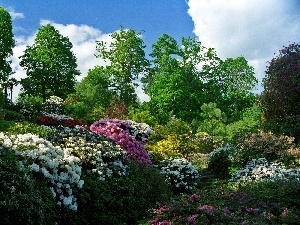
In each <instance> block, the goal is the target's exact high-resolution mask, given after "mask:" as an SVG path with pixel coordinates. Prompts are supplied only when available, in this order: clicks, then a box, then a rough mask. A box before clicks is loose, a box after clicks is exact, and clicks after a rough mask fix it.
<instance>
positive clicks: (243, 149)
mask: <svg viewBox="0 0 300 225" xmlns="http://www.w3.org/2000/svg"><path fill="white" fill-rule="evenodd" d="M233 144H234V145H235V146H236V152H235V153H234V161H235V163H237V164H238V165H240V166H245V165H246V163H247V162H249V161H250V160H252V159H257V158H266V159H267V160H268V161H270V162H272V161H276V160H277V161H282V162H285V163H290V161H291V155H290V154H289V151H290V150H291V149H293V148H295V144H294V138H292V137H288V136H283V135H281V136H279V137H278V136H276V135H274V134H273V133H272V132H264V131H262V130H259V131H257V132H255V133H243V134H242V135H241V136H237V137H236V139H235V140H234V141H233ZM292 159H293V158H292Z"/></svg>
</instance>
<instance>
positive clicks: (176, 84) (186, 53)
mask: <svg viewBox="0 0 300 225" xmlns="http://www.w3.org/2000/svg"><path fill="white" fill-rule="evenodd" d="M150 55H151V56H152V57H153V60H152V63H153V68H151V69H150V72H149V73H148V74H146V76H145V77H144V78H142V82H143V84H144V90H145V92H146V93H147V94H148V95H149V96H150V102H149V105H150V109H151V113H152V114H153V115H157V116H158V119H159V123H166V122H167V121H168V120H169V118H170V116H172V115H175V116H176V117H177V118H180V119H182V120H184V121H189V120H190V119H191V118H196V117H197V116H198V112H199V108H200V106H201V105H202V104H203V103H204V102H205V101H206V100H205V99H204V98H205V91H199V90H204V82H203V81H204V80H206V78H207V73H208V70H209V68H208V66H204V67H203V68H202V70H198V69H197V68H196V66H197V65H198V64H199V63H200V62H201V63H203V64H210V65H214V64H215V63H216V61H217V57H216V54H215V52H214V50H213V49H207V48H205V47H204V46H202V45H201V43H200V42H198V41H196V39H192V38H183V39H182V43H181V45H178V43H177V42H176V40H175V39H174V38H172V37H170V36H169V35H167V34H163V35H162V36H161V37H160V38H159V39H158V41H157V42H156V43H155V44H153V47H152V53H151V54H150Z"/></svg>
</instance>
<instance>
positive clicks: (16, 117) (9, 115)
mask: <svg viewBox="0 0 300 225" xmlns="http://www.w3.org/2000/svg"><path fill="white" fill-rule="evenodd" d="M2 112H3V113H4V115H5V116H4V119H5V120H8V121H23V120H24V116H23V115H22V114H21V113H18V112H16V111H12V110H8V109H3V111H2ZM0 113H1V112H0Z"/></svg>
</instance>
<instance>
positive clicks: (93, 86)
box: [76, 66, 113, 108]
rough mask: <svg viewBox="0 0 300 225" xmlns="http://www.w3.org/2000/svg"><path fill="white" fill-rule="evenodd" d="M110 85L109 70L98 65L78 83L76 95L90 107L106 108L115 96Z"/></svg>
mask: <svg viewBox="0 0 300 225" xmlns="http://www.w3.org/2000/svg"><path fill="white" fill-rule="evenodd" d="M110 87H111V81H110V74H109V72H108V71H107V70H106V68H104V67H103V66H96V67H95V68H93V69H90V70H89V72H88V75H87V76H86V77H84V78H83V79H82V81H81V82H79V83H78V84H77V85H76V95H77V96H78V98H79V99H80V101H82V102H84V103H85V104H86V105H87V106H88V107H89V108H94V107H99V106H101V107H103V108H106V107H107V106H108V105H109V103H110V101H111V99H112V98H113V90H111V89H110Z"/></svg>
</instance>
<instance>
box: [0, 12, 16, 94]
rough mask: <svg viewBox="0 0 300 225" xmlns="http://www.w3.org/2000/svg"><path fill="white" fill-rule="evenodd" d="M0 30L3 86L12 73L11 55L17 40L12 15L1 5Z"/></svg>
mask: <svg viewBox="0 0 300 225" xmlns="http://www.w3.org/2000/svg"><path fill="white" fill-rule="evenodd" d="M0 30H1V32H0V84H1V86H2V87H3V86H4V84H5V82H6V81H7V80H8V77H9V75H11V74H12V68H11V65H10V62H11V61H10V60H9V57H10V56H12V54H13V47H14V46H15V40H14V38H13V37H14V35H13V32H12V21H11V16H10V14H9V13H8V12H7V11H6V10H5V9H4V8H2V7H0ZM5 97H7V96H5Z"/></svg>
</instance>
